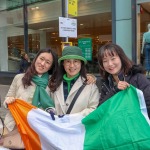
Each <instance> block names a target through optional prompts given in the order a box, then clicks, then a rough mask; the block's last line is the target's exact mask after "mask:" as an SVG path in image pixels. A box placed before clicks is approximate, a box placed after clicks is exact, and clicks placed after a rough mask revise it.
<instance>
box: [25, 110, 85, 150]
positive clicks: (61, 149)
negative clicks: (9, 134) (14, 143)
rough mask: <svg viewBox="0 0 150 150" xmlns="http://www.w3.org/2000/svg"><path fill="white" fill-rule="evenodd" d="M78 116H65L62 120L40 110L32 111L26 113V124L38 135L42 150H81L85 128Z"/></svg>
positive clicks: (81, 117)
mask: <svg viewBox="0 0 150 150" xmlns="http://www.w3.org/2000/svg"><path fill="white" fill-rule="evenodd" d="M82 119H83V116H81V115H79V114H73V115H65V116H64V117H62V118H59V117H58V116H55V121H53V120H52V119H51V116H50V115H49V114H48V113H47V112H44V111H43V110H40V109H32V110H31V111H30V112H29V113H28V117H27V120H28V123H29V125H30V126H31V128H32V129H33V130H34V131H35V132H36V133H37V134H38V136H39V138H40V142H41V148H42V149H44V150H56V149H57V150H82V149H83V144H84V137H85V127H84V125H82V123H81V120H82Z"/></svg>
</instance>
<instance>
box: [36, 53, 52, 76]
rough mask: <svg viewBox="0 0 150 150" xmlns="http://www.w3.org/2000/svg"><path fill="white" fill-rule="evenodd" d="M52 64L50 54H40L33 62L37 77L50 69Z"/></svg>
mask: <svg viewBox="0 0 150 150" xmlns="http://www.w3.org/2000/svg"><path fill="white" fill-rule="evenodd" d="M52 64H53V56H52V54H51V53H47V52H44V53H41V54H40V55H39V56H38V57H37V59H36V61H35V70H36V71H37V73H38V75H42V74H43V73H46V72H47V71H48V70H49V69H50V68H51V66H52Z"/></svg>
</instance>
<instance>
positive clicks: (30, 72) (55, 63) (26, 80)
mask: <svg viewBox="0 0 150 150" xmlns="http://www.w3.org/2000/svg"><path fill="white" fill-rule="evenodd" d="M41 53H51V54H52V56H53V64H52V66H51V68H50V70H48V73H49V74H50V75H51V79H50V80H55V76H56V74H57V68H58V57H57V54H56V53H55V52H54V51H53V50H52V49H49V48H48V49H42V50H40V51H39V52H38V53H37V55H36V57H35V58H34V60H33V62H32V64H31V65H30V66H29V68H28V69H27V71H26V73H25V75H24V77H23V78H22V83H23V85H24V87H28V86H30V85H31V80H32V77H33V76H34V75H36V74H37V72H36V70H35V62H36V60H37V58H38V57H39V55H40V54H41Z"/></svg>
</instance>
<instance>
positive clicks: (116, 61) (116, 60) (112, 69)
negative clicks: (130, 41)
mask: <svg viewBox="0 0 150 150" xmlns="http://www.w3.org/2000/svg"><path fill="white" fill-rule="evenodd" d="M102 62H103V67H104V69H105V70H106V71H107V72H108V73H109V74H112V75H113V76H114V75H117V74H118V73H119V72H120V71H121V68H122V63H121V59H120V57H119V56H118V55H117V54H116V53H115V52H113V55H112V54H110V53H109V52H107V51H106V52H105V55H104V57H103V60H102Z"/></svg>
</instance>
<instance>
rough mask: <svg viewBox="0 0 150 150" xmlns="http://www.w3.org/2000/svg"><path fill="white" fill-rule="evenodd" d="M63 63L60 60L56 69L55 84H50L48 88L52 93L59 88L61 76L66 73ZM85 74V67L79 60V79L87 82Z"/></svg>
mask: <svg viewBox="0 0 150 150" xmlns="http://www.w3.org/2000/svg"><path fill="white" fill-rule="evenodd" d="M63 63H64V61H63V60H62V61H61V62H60V64H59V67H58V68H59V69H58V72H57V75H56V77H55V82H50V85H51V86H50V88H51V91H52V92H55V91H56V90H57V88H58V87H59V86H60V84H61V82H62V81H63V75H64V74H65V73H66V71H65V69H64V66H63ZM86 74H87V70H86V66H85V64H84V62H83V61H82V60H81V70H80V75H81V78H83V79H85V81H87V77H86Z"/></svg>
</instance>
